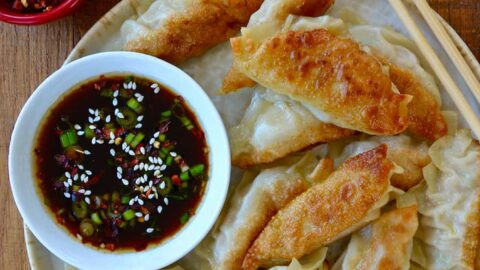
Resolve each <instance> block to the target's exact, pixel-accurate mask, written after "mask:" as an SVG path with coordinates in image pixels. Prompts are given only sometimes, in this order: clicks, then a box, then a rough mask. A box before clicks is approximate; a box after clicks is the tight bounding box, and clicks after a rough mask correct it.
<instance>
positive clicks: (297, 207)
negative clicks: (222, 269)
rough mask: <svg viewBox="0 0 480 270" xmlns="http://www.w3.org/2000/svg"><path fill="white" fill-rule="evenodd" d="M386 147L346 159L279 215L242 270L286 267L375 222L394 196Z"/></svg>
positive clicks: (274, 218) (261, 236)
mask: <svg viewBox="0 0 480 270" xmlns="http://www.w3.org/2000/svg"><path fill="white" fill-rule="evenodd" d="M396 172H397V170H396V167H395V165H394V164H393V163H392V162H391V161H389V160H388V159H387V146H386V145H381V146H379V147H377V148H375V149H373V150H370V151H368V152H365V153H362V154H360V155H358V156H355V157H353V158H350V159H348V160H347V161H345V163H343V164H342V165H341V166H340V167H339V168H338V169H337V170H336V171H335V172H333V173H332V174H331V175H330V176H329V177H328V178H327V179H326V180H325V181H323V182H322V183H320V184H317V185H314V186H312V187H311V188H309V189H308V190H307V191H306V192H304V193H302V194H301V195H300V196H298V197H296V198H295V199H294V200H293V201H291V202H290V203H289V204H288V205H287V206H286V207H285V208H283V209H281V210H280V211H279V212H278V213H277V214H276V215H275V216H274V217H273V218H272V220H271V221H270V222H269V223H268V225H267V226H266V227H265V228H264V230H263V231H262V232H261V233H260V235H259V236H258V237H257V239H256V240H255V242H254V243H253V244H252V246H251V247H250V248H249V250H248V252H247V255H246V257H245V259H244V261H243V264H242V268H243V269H257V268H259V267H268V266H271V265H276V264H282V263H286V262H289V261H290V260H291V259H292V258H301V257H303V256H304V255H306V254H308V253H310V252H312V251H314V250H316V249H318V248H320V247H322V246H325V245H327V244H329V243H331V242H333V241H335V240H336V239H339V238H341V237H343V236H345V235H347V234H349V233H351V232H353V231H355V230H356V229H358V228H359V227H361V226H363V225H365V223H366V222H368V221H371V220H372V217H373V216H374V217H373V218H377V217H378V216H379V214H380V213H379V212H380V211H379V209H380V208H381V207H382V206H383V205H385V204H386V203H387V202H388V201H389V199H390V195H391V194H390V192H392V191H396V190H395V189H394V188H392V187H391V185H390V177H391V175H392V174H394V173H396Z"/></svg>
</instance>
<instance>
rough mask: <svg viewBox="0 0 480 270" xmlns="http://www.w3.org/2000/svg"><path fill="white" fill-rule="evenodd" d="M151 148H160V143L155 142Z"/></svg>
mask: <svg viewBox="0 0 480 270" xmlns="http://www.w3.org/2000/svg"><path fill="white" fill-rule="evenodd" d="M153 147H155V148H156V149H158V148H160V142H159V141H155V142H154V143H153Z"/></svg>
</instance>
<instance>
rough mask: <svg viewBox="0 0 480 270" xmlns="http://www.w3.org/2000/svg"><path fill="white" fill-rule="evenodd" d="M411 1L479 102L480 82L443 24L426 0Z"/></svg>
mask: <svg viewBox="0 0 480 270" xmlns="http://www.w3.org/2000/svg"><path fill="white" fill-rule="evenodd" d="M413 2H414V3H415V5H416V6H417V8H418V10H419V11H420V13H421V14H422V16H423V18H424V19H425V21H426V22H427V23H428V25H429V26H430V28H431V29H432V31H433V33H434V34H435V36H436V37H437V39H438V41H439V42H440V44H441V45H442V47H443V49H444V50H445V51H446V52H447V54H448V56H449V57H450V59H451V60H452V62H453V63H454V64H455V66H456V67H457V69H458V71H459V72H460V74H461V75H462V77H463V79H464V80H465V82H466V83H467V85H468V87H469V88H470V90H471V92H472V94H473V95H474V96H475V98H476V99H477V102H478V103H479V104H480V82H478V79H477V77H476V76H475V74H473V71H472V69H471V68H470V67H469V66H468V64H467V62H466V61H465V58H463V56H462V54H461V53H460V51H458V49H457V47H456V46H455V43H454V42H453V40H452V38H451V37H450V35H449V34H448V33H447V31H446V30H445V28H444V27H443V25H441V24H440V22H439V21H438V19H437V17H435V16H434V14H433V11H432V9H431V8H430V6H429V5H428V3H427V1H426V0H413Z"/></svg>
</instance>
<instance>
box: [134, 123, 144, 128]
mask: <svg viewBox="0 0 480 270" xmlns="http://www.w3.org/2000/svg"><path fill="white" fill-rule="evenodd" d="M142 126H143V125H142V124H141V123H138V124H137V125H135V128H137V129H138V128H142Z"/></svg>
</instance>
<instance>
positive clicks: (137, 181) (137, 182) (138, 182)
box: [135, 177, 142, 185]
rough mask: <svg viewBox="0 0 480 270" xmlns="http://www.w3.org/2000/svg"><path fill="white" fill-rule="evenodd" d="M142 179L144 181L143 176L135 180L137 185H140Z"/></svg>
mask: <svg viewBox="0 0 480 270" xmlns="http://www.w3.org/2000/svg"><path fill="white" fill-rule="evenodd" d="M140 181H142V178H141V177H139V178H137V180H135V185H140Z"/></svg>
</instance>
